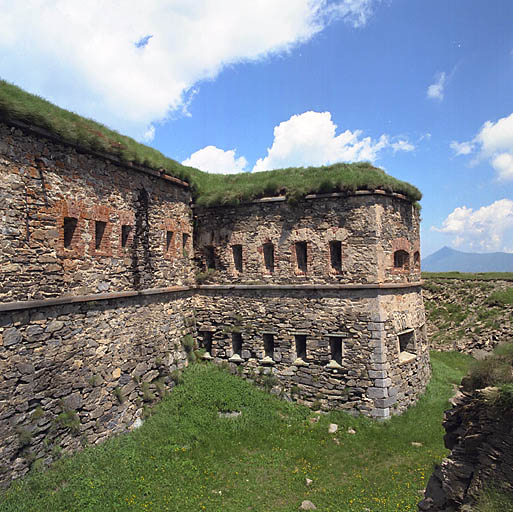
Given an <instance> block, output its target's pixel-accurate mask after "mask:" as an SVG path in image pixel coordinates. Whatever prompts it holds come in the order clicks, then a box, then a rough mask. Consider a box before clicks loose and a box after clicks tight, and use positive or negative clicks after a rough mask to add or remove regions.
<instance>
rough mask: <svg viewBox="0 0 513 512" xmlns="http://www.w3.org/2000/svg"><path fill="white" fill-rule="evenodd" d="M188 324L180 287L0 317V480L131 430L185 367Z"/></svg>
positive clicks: (188, 307) (186, 295)
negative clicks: (174, 290) (175, 290)
mask: <svg viewBox="0 0 513 512" xmlns="http://www.w3.org/2000/svg"><path fill="white" fill-rule="evenodd" d="M193 322H194V320H193V309H192V297H191V293H190V292H182V293H169V294H159V295H152V296H148V297H134V298H129V299H118V300H113V301H100V302H85V303H80V304H68V305H65V306H53V307H47V308H40V309H33V310H24V311H17V312H14V313H3V314H1V315H0V331H1V332H0V439H1V443H0V461H1V466H0V484H1V483H7V482H8V481H9V479H10V478H16V477H19V476H21V475H23V474H24V473H26V472H27V471H28V469H29V467H30V465H31V464H32V463H33V462H34V461H35V460H40V462H41V461H42V462H44V463H49V462H51V460H53V459H55V458H57V457H58V456H59V455H60V453H61V451H63V450H64V451H71V450H75V449H78V448H80V447H81V446H83V445H85V444H88V443H98V442H100V441H102V440H103V439H105V438H107V437H109V436H110V435H112V434H113V433H118V432H123V431H126V430H127V429H130V428H133V427H134V422H136V421H138V419H140V418H141V417H143V415H144V408H145V406H149V405H151V404H152V403H154V402H155V401H156V400H157V399H158V397H159V396H161V395H162V394H163V393H164V392H166V390H167V389H169V388H170V387H172V385H173V381H172V379H171V377H170V376H171V373H172V371H173V370H175V369H178V368H181V367H183V366H184V365H185V364H186V357H185V352H184V350H183V348H182V346H181V339H182V337H183V335H184V334H192V333H193V328H194V327H193ZM135 425H137V423H135Z"/></svg>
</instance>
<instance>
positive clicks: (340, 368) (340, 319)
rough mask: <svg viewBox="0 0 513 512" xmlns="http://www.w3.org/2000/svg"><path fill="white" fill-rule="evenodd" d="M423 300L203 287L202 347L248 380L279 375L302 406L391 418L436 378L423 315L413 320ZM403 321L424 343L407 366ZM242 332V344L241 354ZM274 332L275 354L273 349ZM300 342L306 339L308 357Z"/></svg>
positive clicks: (375, 293) (370, 293)
mask: <svg viewBox="0 0 513 512" xmlns="http://www.w3.org/2000/svg"><path fill="white" fill-rule="evenodd" d="M421 300H422V299H421V297H420V295H419V293H418V290H416V291H414V292H411V291H399V292H397V291H394V294H392V293H388V294H386V293H385V294H383V292H382V291H381V290H375V289H374V290H372V289H367V290H344V289H341V290H322V291H321V290H317V291H316V290H312V289H310V290H308V289H305V290H298V289H295V290H285V289H281V290H271V289H268V288H267V289H266V288H262V289H246V290H241V289H228V290H225V291H223V290H220V289H208V287H203V289H202V290H201V292H199V293H198V295H197V297H196V321H197V329H198V344H199V345H200V346H201V345H203V347H204V348H205V349H206V350H208V351H209V355H211V356H212V357H213V358H214V360H216V361H223V360H224V361H230V363H231V364H232V365H235V366H237V367H238V370H237V371H238V373H239V374H241V375H245V376H246V377H249V378H254V377H255V375H259V374H261V373H265V374H272V375H274V376H275V377H276V378H278V379H279V381H280V385H281V387H282V389H283V391H284V392H286V393H287V394H289V395H292V397H293V398H297V399H299V400H300V401H301V402H302V403H306V404H309V405H312V404H314V403H315V402H318V404H319V405H320V406H321V407H322V408H323V409H345V410H348V411H349V412H353V413H362V414H364V415H368V416H374V417H382V418H383V417H388V416H389V415H390V414H395V413H397V412H400V411H402V410H404V409H405V408H406V407H407V406H408V405H410V404H411V403H413V402H414V401H415V400H416V398H417V397H418V395H419V394H420V393H421V392H422V391H423V390H424V389H425V385H426V383H427V381H428V379H429V374H430V369H429V356H428V350H427V341H426V339H425V338H424V337H423V335H422V332H423V330H422V326H423V315H422V314H418V315H417V314H416V313H413V314H412V311H416V310H417V309H418V308H421V307H422V302H421ZM419 301H420V302H419ZM383 304H384V306H383ZM394 308H395V309H394ZM385 315H386V318H387V321H385V320H384V318H385ZM395 318H401V319H402V321H403V322H405V324H406V325H407V326H408V327H409V328H411V329H413V330H414V335H415V336H416V339H417V342H416V346H415V347H414V349H413V351H414V353H413V354H411V357H410V358H409V359H408V360H406V361H400V360H399V351H398V348H397V346H398V340H397V336H396V333H397V332H399V331H398V330H397V329H403V324H402V323H399V322H398V321H395V320H394V319H395ZM205 332H206V333H208V334H207V337H211V346H208V344H206V343H205V334H204V333H205ZM234 334H235V336H239V335H240V336H241V338H242V346H241V347H240V350H238V353H237V348H238V347H235V350H234V346H233V342H232V338H233V336H234ZM269 334H272V335H273V338H274V350H273V352H272V354H269V352H267V353H266V350H265V342H264V336H265V335H269ZM297 336H300V337H302V336H304V337H305V341H306V354H305V355H304V356H303V357H302V358H301V359H298V358H299V356H300V354H299V353H298V350H297V344H296V337H297ZM337 339H338V340H340V341H341V345H342V347H341V348H342V353H341V358H340V360H339V361H338V364H337V363H336V362H334V361H333V360H332V359H333V354H332V351H331V346H330V341H336V340H337ZM266 356H268V357H266Z"/></svg>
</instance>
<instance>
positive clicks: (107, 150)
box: [0, 80, 422, 206]
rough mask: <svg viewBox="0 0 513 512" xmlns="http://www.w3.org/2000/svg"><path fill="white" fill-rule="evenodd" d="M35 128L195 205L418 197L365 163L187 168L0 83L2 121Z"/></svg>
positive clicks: (418, 193) (10, 85)
mask: <svg viewBox="0 0 513 512" xmlns="http://www.w3.org/2000/svg"><path fill="white" fill-rule="evenodd" d="M1 120H4V121H5V122H7V123H9V122H11V123H20V122H21V123H23V124H26V125H29V126H37V127H38V128H42V129H44V130H45V131H47V132H49V133H50V134H51V135H52V136H54V137H56V138H57V139H59V140H62V141H63V142H65V143H70V144H73V145H75V146H77V147H79V148H81V149H82V150H84V151H86V152H87V151H93V152H99V153H104V154H110V155H113V156H115V157H116V158H118V159H119V160H121V161H123V162H127V163H129V162H132V163H135V164H138V165H143V166H146V167H149V168H151V169H165V170H166V172H167V173H169V174H170V175H172V176H175V177H177V178H180V179H183V180H185V181H187V182H188V183H189V184H190V186H191V190H192V194H193V197H194V199H195V201H196V203H197V204H199V205H204V206H213V205H222V204H239V203H241V202H246V201H251V200H254V199H258V198H261V197H265V196H276V195H285V196H287V198H288V199H290V200H292V201H294V200H297V199H299V198H301V197H302V196H305V195H306V194H313V193H326V192H352V191H355V190H362V189H371V190H372V189H382V190H386V191H388V192H398V193H401V194H404V195H405V196H406V197H408V198H409V199H410V200H411V201H412V202H416V201H419V200H420V199H421V197H422V194H421V193H420V191H419V190H418V189H417V188H415V187H414V186H413V185H410V184H409V183H406V182H404V181H400V180H397V179H395V178H393V177H392V176H389V175H388V174H386V173H385V172H384V171H383V170H381V169H378V168H376V167H374V166H373V165H371V164H370V163H367V162H359V163H354V164H343V163H339V164H334V165H329V166H324V167H308V168H302V167H301V168H289V169H278V170H275V171H266V172H260V173H239V174H232V175H220V174H209V173H206V172H202V171H200V170H198V169H194V168H192V167H186V166H184V165H182V164H180V163H178V162H176V161H175V160H172V159H171V158H167V157H166V156H164V155H163V154H162V153H161V152H159V151H157V150H156V149H153V148H150V147H148V146H145V145H143V144H140V143H138V142H136V141H135V140H133V139H131V138H130V137H126V136H124V135H120V134H119V133H117V132H115V131H113V130H110V129H109V128H107V127H106V126H104V125H102V124H100V123H97V122H95V121H93V120H91V119H86V118H84V117H81V116H79V115H77V114H74V113H72V112H69V111H67V110H64V109H62V108H59V107H57V106H55V105H53V104H52V103H50V102H48V101H46V100H44V99H42V98H40V97H39V96H35V95H33V94H29V93H27V92H25V91H23V90H22V89H20V88H19V87H16V86H15V85H12V84H9V83H8V82H5V81H3V80H0V121H1Z"/></svg>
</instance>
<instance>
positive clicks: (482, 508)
mask: <svg viewBox="0 0 513 512" xmlns="http://www.w3.org/2000/svg"><path fill="white" fill-rule="evenodd" d="M473 510H474V512H508V511H511V510H513V495H512V494H511V493H507V492H505V491H502V490H498V489H494V488H489V489H485V490H484V492H483V493H482V494H481V495H480V496H479V500H478V502H477V503H476V504H475V506H474V508H473Z"/></svg>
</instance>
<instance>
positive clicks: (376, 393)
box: [367, 388, 388, 399]
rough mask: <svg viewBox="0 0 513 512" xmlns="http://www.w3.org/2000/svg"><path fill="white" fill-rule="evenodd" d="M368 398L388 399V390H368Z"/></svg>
mask: <svg viewBox="0 0 513 512" xmlns="http://www.w3.org/2000/svg"><path fill="white" fill-rule="evenodd" d="M367 396H368V397H369V398H376V399H378V398H387V397H388V390H387V389H386V388H368V389H367Z"/></svg>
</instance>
